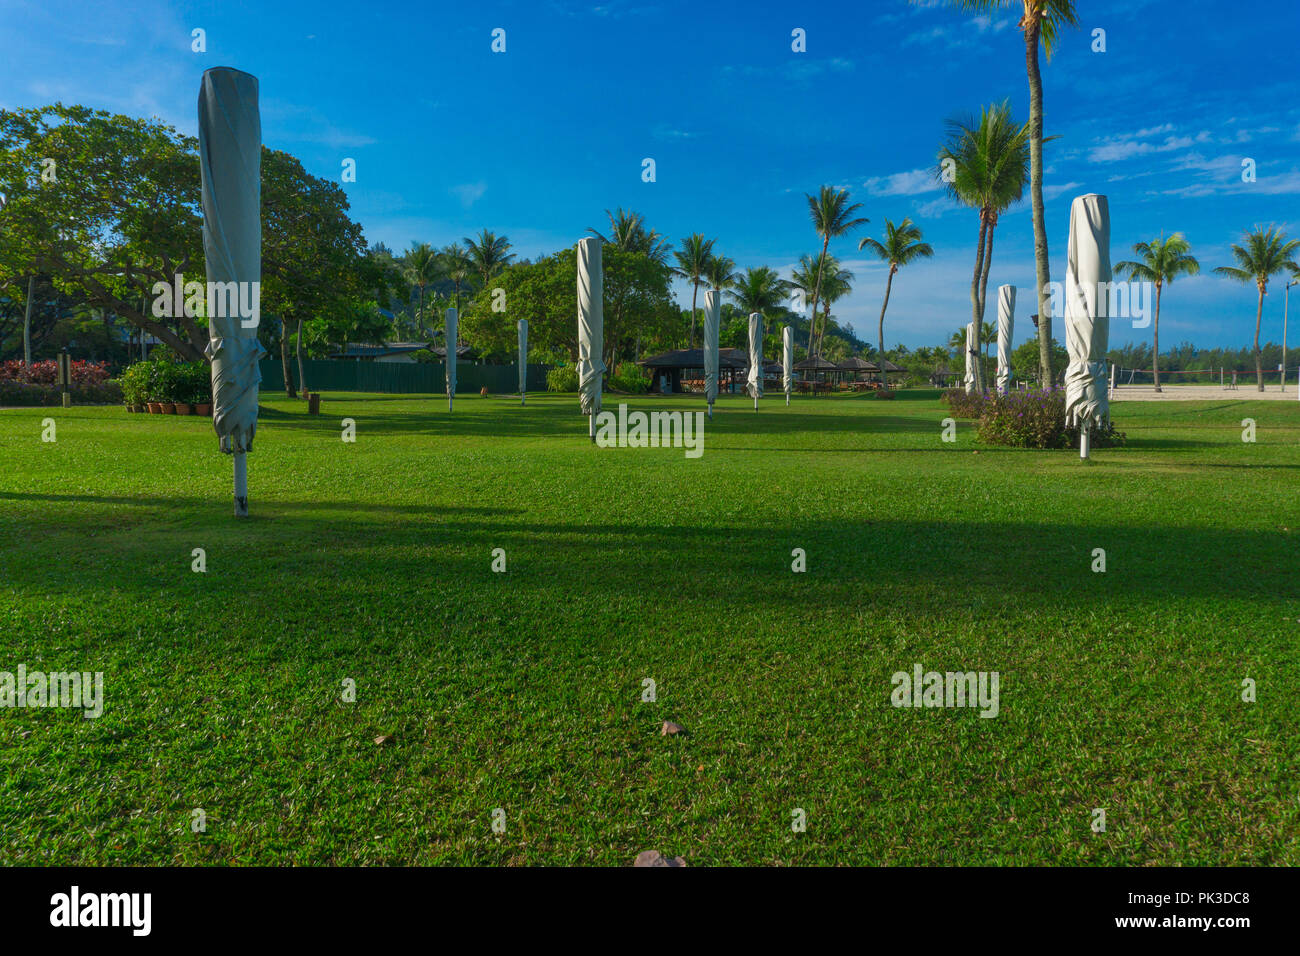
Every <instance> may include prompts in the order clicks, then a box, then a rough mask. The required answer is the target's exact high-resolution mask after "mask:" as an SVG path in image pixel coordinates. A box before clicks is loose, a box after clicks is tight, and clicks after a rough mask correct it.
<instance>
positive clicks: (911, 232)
mask: <svg viewBox="0 0 1300 956" xmlns="http://www.w3.org/2000/svg"><path fill="white" fill-rule="evenodd" d="M863 249H870V250H871V251H872V252H874V253H875V254H876V255H877V256H879V257H880V258H881V259H883V260H884V261H885V262H888V263H889V275H888V276H887V277H886V279H885V301H884V302H883V303H881V306H880V326H879V329H878V335H879V338H878V341H879V348H880V353H881V354H882V355H883V354H884V352H885V310H886V309H888V308H889V293H890V291H891V290H892V289H893V287H894V275H895V273H897V272H898V270H899V269H901V268H902V267H903V266H906V265H911V264H912V263H913V262H915V261H916V260H917V259H929V258H930V257H931V256H933V255H934V249H933V248H932V247H931V246H930V244H929V243H928V242H922V241H921V229H920V227H919V226H917V225H916V224H915V223H913V222H912V220H911V219H904V220H903V221H902V222H900V223H899V224H898V225H894V223H893V222H892V221H891V220H889V219H886V220H885V237H884V241H883V242H881V241H880V240H878V239H873V238H871V237H870V236H868V237H866V238H864V239H861V240H859V241H858V250H859V251H861V250H863ZM888 381H889V380H888V379H887V378H886V377H885V364H884V362H881V363H880V385H881V387H882V388H884V387H887V386H888Z"/></svg>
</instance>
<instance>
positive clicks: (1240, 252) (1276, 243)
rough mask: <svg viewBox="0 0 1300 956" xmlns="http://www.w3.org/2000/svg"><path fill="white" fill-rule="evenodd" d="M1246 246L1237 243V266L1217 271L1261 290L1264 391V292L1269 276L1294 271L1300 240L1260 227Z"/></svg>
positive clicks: (1258, 378) (1260, 380)
mask: <svg viewBox="0 0 1300 956" xmlns="http://www.w3.org/2000/svg"><path fill="white" fill-rule="evenodd" d="M1242 239H1243V241H1244V242H1245V245H1244V246H1238V245H1234V246H1233V247H1232V257H1233V258H1234V259H1236V260H1237V265H1236V266H1219V268H1217V269H1215V270H1214V271H1215V272H1216V273H1218V274H1219V275H1221V276H1227V277H1228V278H1229V279H1236V280H1237V281H1238V282H1252V281H1253V282H1254V283H1255V286H1256V288H1258V289H1259V305H1258V307H1257V308H1256V309H1255V382H1256V384H1257V385H1258V386H1259V390H1260V391H1261V392H1262V391H1264V359H1263V357H1262V356H1261V355H1260V351H1259V323H1260V319H1261V318H1262V317H1263V315H1264V292H1265V290H1266V289H1267V288H1268V279H1269V276H1274V275H1277V274H1278V273H1279V272H1282V271H1284V270H1285V271H1290V270H1291V269H1292V268H1293V267H1294V266H1295V261H1294V259H1295V254H1296V250H1297V249H1300V239H1290V240H1288V239H1287V237H1286V233H1284V232H1282V231H1281V230H1279V229H1278V228H1277V227H1276V226H1269V228H1268V229H1267V230H1265V229H1263V228H1261V227H1260V226H1256V227H1255V229H1254V231H1253V232H1247V233H1244V234H1243V235H1242Z"/></svg>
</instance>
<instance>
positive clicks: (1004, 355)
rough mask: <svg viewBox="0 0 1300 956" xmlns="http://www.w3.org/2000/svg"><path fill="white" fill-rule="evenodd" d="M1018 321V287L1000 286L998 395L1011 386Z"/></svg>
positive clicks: (1005, 391)
mask: <svg viewBox="0 0 1300 956" xmlns="http://www.w3.org/2000/svg"><path fill="white" fill-rule="evenodd" d="M1015 321H1016V287H1015V286H1013V285H1000V286H998V394H999V395H1005V394H1006V393H1007V389H1008V388H1009V387H1010V385H1011V336H1012V332H1013V330H1014V328H1015Z"/></svg>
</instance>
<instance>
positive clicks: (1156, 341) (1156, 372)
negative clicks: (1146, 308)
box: [1151, 282, 1161, 392]
mask: <svg viewBox="0 0 1300 956" xmlns="http://www.w3.org/2000/svg"><path fill="white" fill-rule="evenodd" d="M1160 286H1161V283H1159V282H1157V283H1156V320H1155V325H1154V326H1153V327H1152V329H1151V341H1152V343H1153V344H1152V352H1151V374H1152V376H1153V377H1154V378H1155V381H1156V391H1157V392H1158V391H1160Z"/></svg>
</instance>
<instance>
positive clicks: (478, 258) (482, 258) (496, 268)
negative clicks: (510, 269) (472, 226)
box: [464, 229, 514, 289]
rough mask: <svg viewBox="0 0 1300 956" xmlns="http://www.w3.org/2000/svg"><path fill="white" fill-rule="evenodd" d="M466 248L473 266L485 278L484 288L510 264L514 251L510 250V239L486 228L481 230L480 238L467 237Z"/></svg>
mask: <svg viewBox="0 0 1300 956" xmlns="http://www.w3.org/2000/svg"><path fill="white" fill-rule="evenodd" d="M464 241H465V245H466V246H468V247H469V248H468V249H467V250H466V252H467V254H468V256H469V261H470V264H471V266H472V267H473V269H474V271H475V272H477V273H478V275H479V278H480V279H482V280H483V288H485V289H486V288H487V287H488V285H489V284H490V283H491V282H492V277H493V276H494V275H496V274H497V273H498V272H500V271H501V270H502V269H504V268H505V267H506V266H508V265H509V264H510V260H511V259H513V258H514V253H512V252H511V251H510V240H509V239H507V238H506V237H505V236H498V235H495V234H494V233H491V232H489V231H488V230H486V229H483V230H480V231H479V234H478V239H477V240H475V239H470V238H469V237H468V236H467V237H465V240H464Z"/></svg>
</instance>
